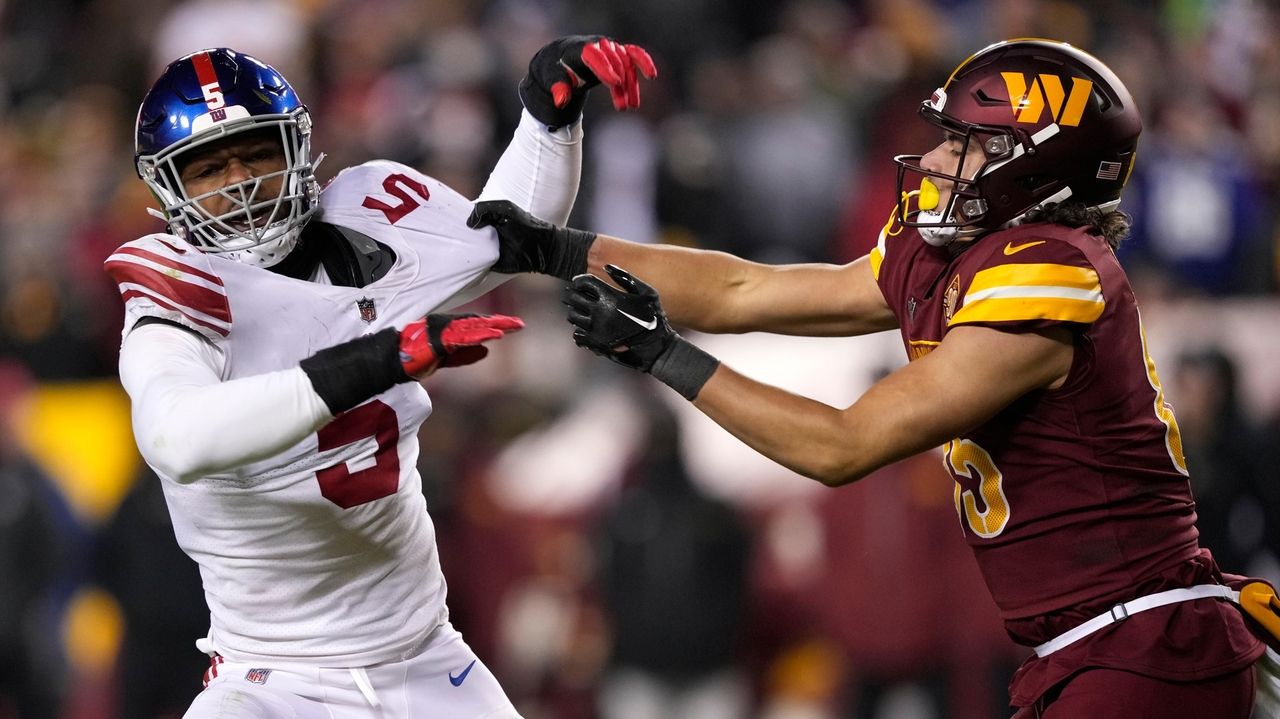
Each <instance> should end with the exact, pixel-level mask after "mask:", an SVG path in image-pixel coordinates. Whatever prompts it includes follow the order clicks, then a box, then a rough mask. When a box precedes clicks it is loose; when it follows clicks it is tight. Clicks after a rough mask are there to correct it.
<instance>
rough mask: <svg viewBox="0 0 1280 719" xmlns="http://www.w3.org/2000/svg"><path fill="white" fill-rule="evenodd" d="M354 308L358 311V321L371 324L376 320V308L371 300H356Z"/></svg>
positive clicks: (364, 298)
mask: <svg viewBox="0 0 1280 719" xmlns="http://www.w3.org/2000/svg"><path fill="white" fill-rule="evenodd" d="M356 307H357V308H359V309H360V319H362V320H364V321H365V322H372V321H374V320H376V319H378V308H377V307H375V306H374V304H373V300H371V299H369V298H368V297H361V298H360V299H358V300H356Z"/></svg>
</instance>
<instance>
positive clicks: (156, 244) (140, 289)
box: [103, 234, 231, 342]
mask: <svg viewBox="0 0 1280 719" xmlns="http://www.w3.org/2000/svg"><path fill="white" fill-rule="evenodd" d="M103 267H104V269H105V270H106V272H107V274H108V275H110V276H111V279H113V280H115V283H116V286H117V287H118V288H119V290H120V297H121V299H123V300H124V303H125V332H126V333H128V331H129V328H131V327H132V326H133V324H134V323H135V322H137V321H138V320H139V319H141V318H142V317H158V318H160V319H164V320H168V321H170V322H176V323H178V324H180V325H182V326H184V327H187V328H189V329H191V330H194V331H195V332H196V333H198V334H200V335H201V336H203V337H205V338H206V339H208V340H209V341H211V342H217V341H218V340H219V339H221V338H223V337H226V336H227V335H228V334H229V333H230V332H231V304H230V302H229V301H228V300H227V290H226V287H224V286H223V284H222V279H221V278H220V277H219V276H218V275H217V273H216V272H215V271H214V269H213V267H212V266H211V263H210V262H209V257H208V256H206V255H205V254H204V253H202V252H200V251H199V250H196V249H195V248H194V247H192V246H191V245H188V244H187V243H185V242H183V241H182V240H180V239H178V238H177V237H174V236H172V235H162V234H156V235H147V236H146V237H143V238H141V239H137V240H134V241H133V242H129V243H126V244H124V245H121V246H120V247H119V248H118V249H117V250H116V251H115V252H114V253H112V254H111V256H110V257H108V258H107V261H106V262H105V263H104V265H103Z"/></svg>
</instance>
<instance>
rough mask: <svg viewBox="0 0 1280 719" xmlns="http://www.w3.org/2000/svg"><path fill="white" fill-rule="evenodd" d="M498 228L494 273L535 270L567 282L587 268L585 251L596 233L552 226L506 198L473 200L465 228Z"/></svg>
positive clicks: (588, 248) (593, 240)
mask: <svg viewBox="0 0 1280 719" xmlns="http://www.w3.org/2000/svg"><path fill="white" fill-rule="evenodd" d="M485 226H491V227H493V229H495V230H497V231H498V261H497V262H496V263H494V265H493V271H494V272H504V273H506V274H514V273H517V272H537V273H539V274H544V275H551V276H553V277H559V278H560V279H562V280H565V281H568V280H571V279H573V277H574V276H576V275H580V274H582V273H583V272H586V271H587V252H588V251H589V250H590V249H591V243H592V242H595V239H596V233H594V232H586V231H584V230H575V229H573V228H571V227H556V226H555V225H553V224H551V223H550V222H546V221H545V220H540V219H538V218H537V217H534V216H533V215H531V214H529V213H528V212H525V211H524V210H522V209H521V208H519V207H516V206H515V204H513V203H511V202H509V201H507V200H485V201H484V202H477V203H476V206H475V209H473V210H472V211H471V215H470V216H469V217H467V227H470V228H471V229H473V230H474V229H479V228H481V227H485Z"/></svg>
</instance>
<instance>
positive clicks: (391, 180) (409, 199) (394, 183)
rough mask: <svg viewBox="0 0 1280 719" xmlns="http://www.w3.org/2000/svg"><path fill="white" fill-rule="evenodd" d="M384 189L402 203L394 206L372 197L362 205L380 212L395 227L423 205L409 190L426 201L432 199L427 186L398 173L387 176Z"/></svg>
mask: <svg viewBox="0 0 1280 719" xmlns="http://www.w3.org/2000/svg"><path fill="white" fill-rule="evenodd" d="M382 189H383V190H384V191H385V192H386V193H387V194H388V195H391V196H392V197H394V198H396V199H397V200H400V202H399V203H398V204H395V205H392V204H389V203H387V202H383V201H382V200H379V199H378V198H376V197H373V196H372V195H370V196H367V197H365V198H364V202H362V203H360V204H361V205H362V206H364V207H367V208H369V209H370V210H380V211H381V212H382V214H384V215H386V216H387V222H390V223H391V224H393V225H394V224H396V223H397V222H399V221H400V220H401V219H402V218H404V216H405V215H407V214H409V213H410V212H413V211H414V210H416V209H418V207H419V205H421V204H422V203H421V202H418V199H417V198H416V197H414V196H413V195H410V194H409V190H413V191H414V192H415V193H416V194H417V195H418V197H421V198H422V199H423V200H424V201H425V200H428V199H430V198H431V193H430V192H429V191H428V190H427V186H426V185H424V184H422V183H421V182H418V181H417V180H415V179H413V178H412V177H409V176H408V175H402V174H400V173H398V172H397V173H396V174H394V175H387V178H386V179H385V180H383V181H382Z"/></svg>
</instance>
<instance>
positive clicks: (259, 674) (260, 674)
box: [244, 669, 271, 684]
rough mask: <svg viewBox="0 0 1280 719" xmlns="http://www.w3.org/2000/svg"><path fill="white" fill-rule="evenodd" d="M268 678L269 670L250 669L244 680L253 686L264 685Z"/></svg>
mask: <svg viewBox="0 0 1280 719" xmlns="http://www.w3.org/2000/svg"><path fill="white" fill-rule="evenodd" d="M269 676H271V670H270V669H250V670H249V671H248V672H246V673H245V675H244V679H245V681H247V682H251V683H253V684H266V683H267V677H269Z"/></svg>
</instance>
